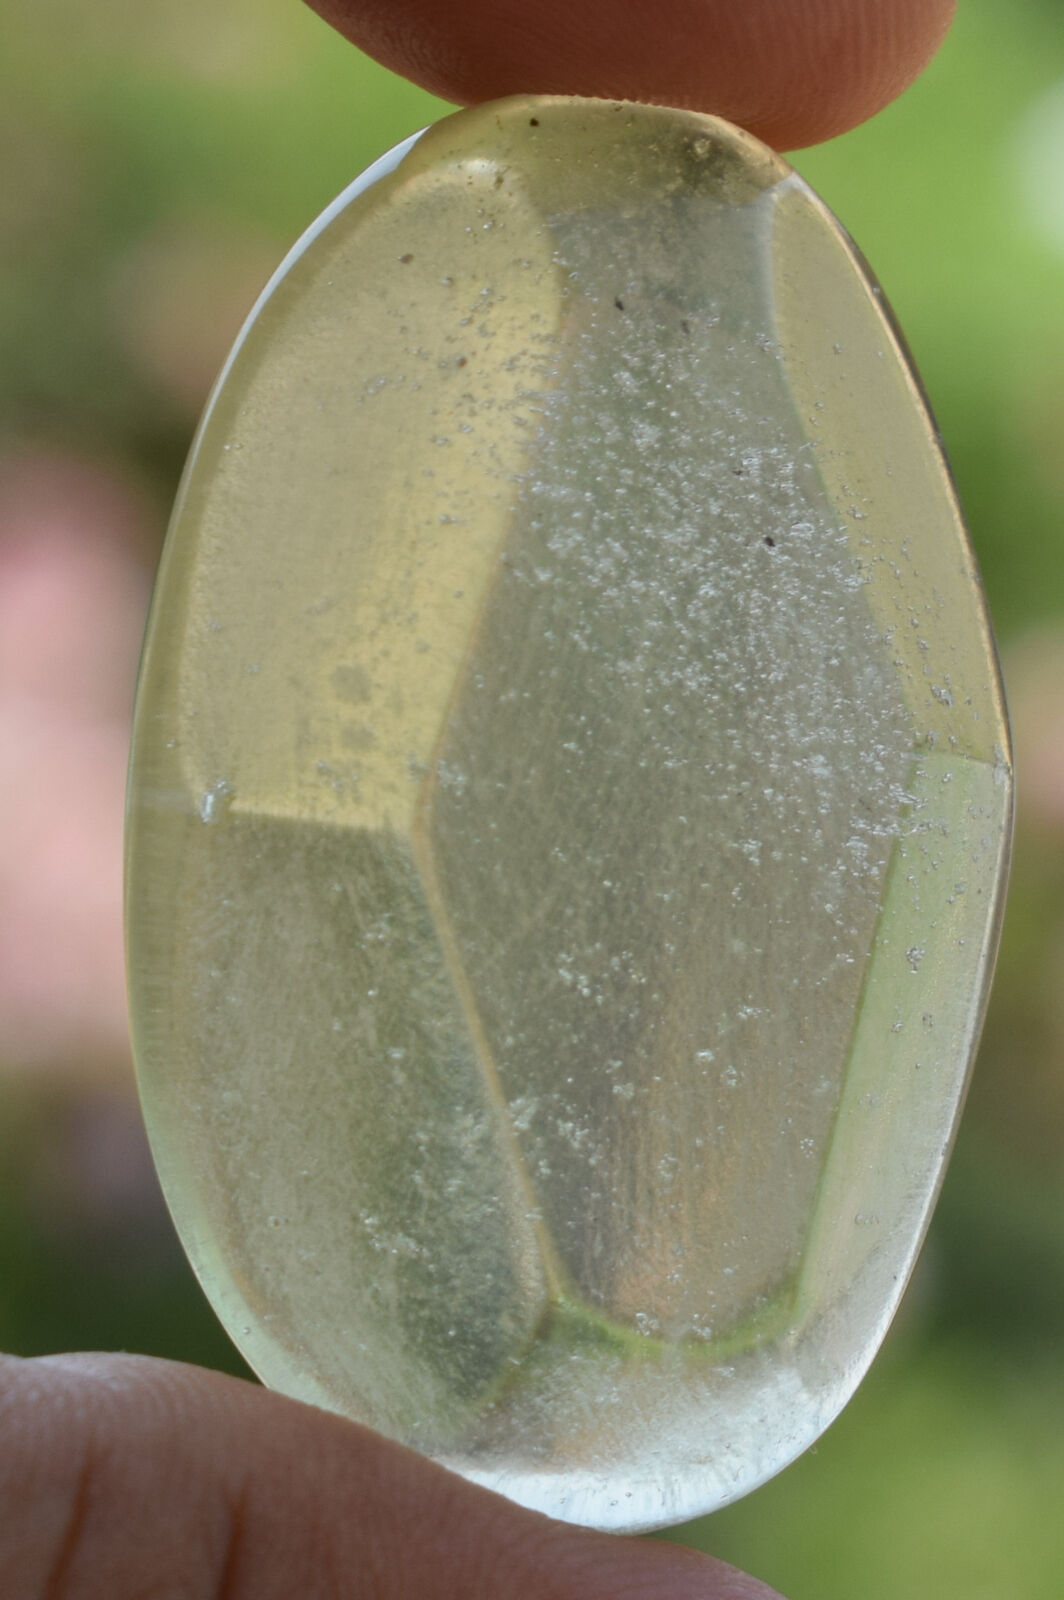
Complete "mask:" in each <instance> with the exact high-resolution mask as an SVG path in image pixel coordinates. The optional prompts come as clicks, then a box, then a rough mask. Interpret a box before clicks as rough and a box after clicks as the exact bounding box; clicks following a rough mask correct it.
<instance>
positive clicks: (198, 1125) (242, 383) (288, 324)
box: [127, 98, 1011, 1529]
mask: <svg viewBox="0 0 1064 1600" xmlns="http://www.w3.org/2000/svg"><path fill="white" fill-rule="evenodd" d="M1010 815H1011V768H1010V758H1009V753H1008V734H1007V728H1006V724H1005V718H1004V711H1003V706H1002V700H1001V695H1000V689H999V684H998V676H997V668H996V663H995V657H994V651H993V645H992V642H991V639H990V636H989V632H988V625H987V620H986V615H985V611H984V606H983V600H982V596H981V591H980V587H979V582H978V578H977V575H976V572H975V569H974V564H973V558H972V554H971V551H970V549H969V546H968V544H967V541H966V537H965V534H964V531H963V527H962V524H961V521H960V518H959V514H958V510H957V505H956V501H955V497H954V494H953V490H952V487H951V484H950V480H949V476H948V473H947V470H946V467H945V465H944V462H943V459H942V456H941V452H940V449H939V446H938V444H937V440H936V435H935V431H934V426H933V423H932V421H931V419H930V417H929V416H928V413H927V410H926V408H925V405H924V403H923V400H922V398H921V395H920V391H919V388H918V386H917V384H916V382H915V380H914V378H913V375H912V373H911V371H910V368H909V366H908V364H907V361H906V358H905V355H904V352H903V350H902V349H901V347H900V345H899V340H898V336H897V334H896V332H895V330H894V328H893V325H892V323H891V321H890V319H889V316H888V315H887V313H886V312H885V309H884V307H883V304H882V302H881V297H880V295H879V291H878V289H877V288H876V286H875V285H874V283H872V282H871V281H870V279H869V277H868V275H867V272H866V271H865V269H864V268H863V266H862V264H861V262H860V260H859V259H858V258H857V257H856V255H855V253H854V251H853V248H852V246H851V245H850V244H849V241H848V240H847V238H846V236H845V234H844V233H843V232H842V230H841V229H840V228H839V226H838V224H837V223H836V222H835V221H834V219H833V218H832V217H831V215H830V213H829V212H828V211H827V210H826V209H825V207H824V206H823V205H822V203H821V202H820V201H819V200H818V199H817V198H816V196H815V195H813V194H812V192H811V191H810V190H809V188H808V187H807V186H806V185H805V184H804V182H803V181H802V180H801V179H800V178H799V177H798V176H797V175H796V174H795V173H794V172H793V171H792V170H791V169H790V168H789V167H788V165H787V164H786V163H785V162H784V161H783V160H781V159H780V158H779V157H777V156H776V155H774V154H773V153H772V152H770V151H769V150H767V149H765V148H764V147H763V146H761V145H759V144H758V143H757V142H756V141H755V140H753V139H751V138H749V137H748V136H746V135H745V134H743V133H741V132H739V131H738V130H736V129H734V128H731V127H729V126H728V125H727V124H724V123H721V122H718V121H716V120H715V119H713V118H709V117H704V116H699V115H696V114H694V113H688V112H680V111H670V110H665V109H661V108H656V107H649V106H638V105H631V104H614V103H611V102H601V101H587V100H583V101H582V100H570V99H561V98H534V99H533V98H525V99H513V100H508V101H503V102H499V103H497V104H492V105H485V106H481V107H479V108H477V109H475V110H471V111H465V112H461V113H458V114H457V115H455V116H453V117H449V118H447V119H445V120H444V121H442V122H440V123H438V124H437V125H436V126H434V127H433V128H431V129H429V130H428V131H427V132H425V133H424V134H422V135H420V136H418V137H416V138H414V139H412V140H408V141H407V142H406V143H405V144H404V145H402V146H400V147H399V148H398V149H397V150H396V151H393V152H392V153H391V154H390V155H389V156H387V157H385V158H384V159H383V160H382V161H381V162H379V163H378V164H377V166H376V167H375V168H372V169H371V170H370V172H369V173H367V174H366V175H365V177H364V178H363V179H360V180H359V181H358V182H357V183H356V184H354V185H353V186H352V187H351V189H350V190H348V191H347V193H346V194H345V195H342V196H341V197H340V199H339V200H338V201H337V202H336V203H335V204H334V205H333V206H332V207H331V208H330V209H329V210H328V211H327V212H326V213H325V215H324V216H323V217H322V218H321V219H320V220H319V222H318V223H317V224H315V226H314V227H313V228H311V230H310V231H309V233H308V234H307V235H306V237H305V238H304V239H303V240H302V241H301V242H300V244H299V245H298V246H297V247H296V248H295V250H294V251H293V252H292V254H291V255H290V257H289V258H288V260H287V261H286V262H285V264H284V266H283V267H282V268H281V270H280V272H279V273H278V275H277V276H276V278H275V279H274V281H273V282H272V283H271V285H270V286H269V288H268V289H267V291H266V293H265V295H264V296H263V298H262V300H261V301H260V303H259V305H258V307H257V308H256V310H255V312H254V314H253V316H252V318H251V320H250V321H249V323H248V325H247V327H246V328H245V330H244V332H243V334H242V336H241V338H240V340H239V342H238V344H237V346H236V348H235V350H234V352H233V354H232V356H231V357H230V360H229V362H228V364H227V366H226V369H225V371H224V372H223V374H222V377H221V379H220V381H219V385H218V387H217V388H216V391H215V393H214V396H213V398H212V401H211V403H210V406H209V408H208V411H207V414H206V417H205V419H204V422H203V425H202V428H201V431H200V433H199V436H198V439H197V442H196V445H195V447H194V450H193V454H192V458H191V460H190V463H189V467H188V470H187V473H186V477H185V481H184V485H183V488H182V492H181V496H180V500H179V503H178V507H177V510H176V513H175V518H174V522H173V526H172V529H171V532H170V536H169V539H168V543H167V548H166V552H165V556H164V560H163V565H162V569H161V572H160V576H159V580H158V585H157V589H156V596H155V601H154V604H153V609H152V615H151V621H150V625H149V634H148V641H147V645H146V651H145V658H144V665H143V671H142V678H141V685H140V690H139V695H138V702H137V713H136V729H135V741H134V756H133V766H132V776H131V785H130V801H129V828H128V841H129V845H128V848H129V860H128V880H127V881H128V909H129V944H130V974H131V1001H132V1018H133V1030H134V1044H135V1054H136V1058H137V1066H138V1073H139V1077H140V1082H141V1087H142V1094H143V1100H144V1106H145V1112H146V1116H147V1120H148V1125H149V1132H150V1135H151V1139H152V1143H153V1147H154V1150H155V1153H156V1158H157V1161H158V1165H159V1170H160V1174H161V1177H162V1181H163V1185H164V1188H165V1191H166V1194H167V1197H168V1199H169V1203H170V1205H171V1208H172V1210H173V1213H174V1216H175V1219H176V1222H177V1225H178V1228H179V1230H180V1233H181V1235H182V1238H183V1241H184V1243H185V1246H186V1248H187V1250H188V1253H189V1255H190V1258H191V1260H192V1262H193V1264H194V1266H195V1268H196V1270H197V1272H198V1274H199V1276H200V1278H201V1280H202V1282H203V1284H204V1286H205V1288H206V1290H207V1292H208V1294H209V1295H210V1297H211V1299H212V1301H213V1303H214V1305H215V1307H216V1308H217V1310H218V1312H219V1315H220V1316H221V1317H222V1319H223V1321H224V1322H225V1324H226V1326H227V1328H228V1329H229V1331H230V1333H231V1334H232V1336H233V1338H234V1339H235V1340H236V1342H237V1344H238V1345H239V1347H240V1349H241V1350H242V1351H243V1352H244V1354H245V1355H246V1356H247V1358H248V1360H249V1361H250V1362H251V1363H252V1365H253V1366H254V1367H255V1369H256V1370H257V1371H258V1372H259V1374H260V1375H261V1376H262V1378H263V1379H264V1380H265V1381H266V1382H267V1383H269V1384H271V1385H273V1386H275V1387H277V1388H278V1389H281V1390H284V1391H285V1392H287V1393H289V1394H292V1395H295V1396H298V1397H301V1398H303V1399H306V1400H309V1401H312V1402H314V1403H316V1404H319V1405H323V1406H326V1407H329V1408H332V1409H334V1410H337V1411H340V1412H343V1413H345V1414H347V1415H349V1416H352V1417H355V1418H358V1419H359V1420H361V1421H363V1422H366V1423H368V1424H370V1425H371V1426H373V1427H375V1428H377V1429H380V1430H381V1431H383V1432H385V1433H387V1434H390V1435H392V1436H394V1437H395V1438H398V1439H401V1440H403V1441H404V1442H406V1443H407V1444H410V1445H413V1446H414V1447H416V1448H418V1449H420V1450H422V1451H425V1452H426V1453H428V1454H430V1455H432V1456H434V1457H436V1458H437V1459H438V1460H440V1461H443V1462H444V1463H446V1464H447V1465H449V1466H451V1467H453V1468H455V1469H456V1470H458V1471H460V1472H462V1473H465V1474H466V1475H467V1476H468V1477H470V1478H473V1479H475V1480H476V1481H478V1482H481V1483H483V1484H486V1485H488V1486H490V1487H491V1488H494V1489H497V1490H500V1491H501V1492H503V1493H505V1494H509V1495H511V1496H512V1497H513V1498H515V1499H517V1500H519V1501H522V1502H523V1503H525V1504H527V1505H531V1506H535V1507H538V1508H540V1509H542V1510H545V1511H548V1512H551V1513H553V1514H555V1515H558V1516H561V1517H565V1518H568V1519H571V1520H574V1521H579V1522H587V1523H590V1524H593V1525H596V1526H599V1527H605V1528H618V1529H624V1528H628V1529H633V1528H646V1527H652V1526H658V1525H661V1524H664V1523H667V1522H673V1521H678V1520H682V1519H684V1518H687V1517H691V1516H694V1515H696V1514H698V1513H701V1512H704V1511H707V1510H710V1509H712V1508H714V1507H716V1506H718V1505H720V1504H723V1503H724V1502H726V1501H728V1500H730V1499H733V1498H734V1497H735V1496H737V1495H739V1494H741V1493H743V1492H745V1491H746V1490H748V1489H750V1488H752V1487H753V1486H754V1485H756V1484H757V1483H759V1482H761V1481H762V1480H763V1479H765V1478H766V1477H768V1476H770V1475H771V1474H772V1473H774V1472H776V1471H778V1470H779V1469H780V1468H781V1467H782V1466H783V1465H785V1464H786V1463H787V1462H788V1461H789V1460H791V1459H792V1458H793V1457H794V1456H795V1455H796V1454H798V1453H799V1452H800V1451H801V1450H802V1449H803V1448H805V1447H806V1446H807V1445H808V1444H809V1443H811V1441H812V1440H813V1439H814V1438H815V1437H816V1436H817V1434H818V1433H819V1432H820V1431H821V1430H822V1429H823V1428H824V1427H825V1426H826V1425H827V1423H828V1422H829V1421H830V1420H831V1419H832V1418H833V1417H834V1416H835V1414H836V1413H837V1412H838V1410H839V1409H840V1407H841V1406H842V1405H843V1404H844V1403H845V1401H846V1400H847V1399H848V1398H849V1396H850V1394H851V1393H852V1391H853V1389H854V1387H855V1385H856V1384H857V1382H858V1380H859V1378H860V1376H861V1374H862V1373H863V1371H864V1370H865V1368H866V1366H867V1364H868V1362H869V1361H870V1360H871V1357H872V1355H873V1354H874V1352H875V1350H876V1348H877V1346H878V1344H879V1342H880V1340H881V1338H882V1336H883V1334H884V1332H885V1330H886V1327H887V1325H888V1322H889V1320H890V1317H891V1315H892V1313H893V1310H894V1309H895V1307H896V1304H897V1302H898V1299H899V1296H900V1294H901V1292H902V1289H903V1287H904V1284H905V1281H906V1278H907V1275H908V1273H909V1270H910V1268H911V1265H912V1262H913V1259H914V1255H915V1253H916V1250H917V1249H918V1246H919V1242H920V1239H921V1237H922V1234H923V1230H924V1227H925V1225H926V1221H927V1217H928V1213H929V1209H930V1206H931V1203H932V1200H933V1197H934V1193H935V1191H936V1188H937V1184H938V1181H939V1178H940V1175H941V1172H942V1168H943V1163H944V1160H945V1157H946V1154H947V1151H948V1148H949V1144H950V1140H951V1136H952V1130H953V1127H954V1122H955V1119H956V1115H957V1111H958V1107H959V1103H960V1100H961V1097H962V1093H963V1087H964V1083H965V1080H966V1075H967V1071H968V1067H969V1063H970V1059H971V1055H972V1052H973V1049H974V1045H975V1041H976V1037H977V1033H978V1027H979V1022H980V1019H981V1014H982V1008H983V1004H984V1000H985V992H986V987H987V983H988V981H989V971H990V967H991V964H992V959H993V953H994V945H995V940H996V933H997V926H998V921H999V915H1000V907H1001V900H1002V894H1003V880H1004V868H1005V860H1006V857H1007V851H1008V841H1009V831H1010Z"/></svg>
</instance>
